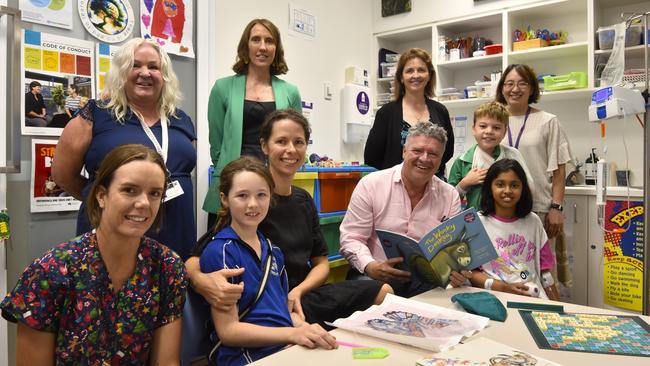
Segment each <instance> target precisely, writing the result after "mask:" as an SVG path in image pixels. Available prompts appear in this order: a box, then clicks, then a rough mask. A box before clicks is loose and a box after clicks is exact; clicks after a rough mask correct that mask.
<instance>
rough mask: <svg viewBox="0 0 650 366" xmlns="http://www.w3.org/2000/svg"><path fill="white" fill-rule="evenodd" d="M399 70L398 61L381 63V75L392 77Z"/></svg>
mask: <svg viewBox="0 0 650 366" xmlns="http://www.w3.org/2000/svg"><path fill="white" fill-rule="evenodd" d="M395 71H397V62H382V63H381V77H382V78H392V77H393V76H395Z"/></svg>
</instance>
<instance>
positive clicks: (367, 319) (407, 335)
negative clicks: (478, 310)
mask: <svg viewBox="0 0 650 366" xmlns="http://www.w3.org/2000/svg"><path fill="white" fill-rule="evenodd" d="M489 322H490V319H488V318H485V317H482V316H478V315H473V314H469V313H466V312H463V311H457V310H452V309H447V308H443V307H441V306H436V305H431V304H425V303H423V302H419V301H416V300H412V299H406V298H403V297H400V296H396V295H392V294H388V295H386V298H385V299H384V301H383V302H382V303H381V305H373V306H371V307H369V308H368V309H366V310H364V311H357V312H355V313H354V314H352V315H350V316H349V317H347V318H342V319H336V320H335V321H334V323H331V325H333V326H335V327H337V328H342V329H346V330H349V331H351V332H355V333H361V334H365V335H368V336H371V337H377V338H381V339H385V340H388V341H391V342H397V343H401V344H406V345H410V346H415V347H419V348H422V349H425V350H429V351H432V352H440V351H444V350H446V349H448V348H449V347H451V346H454V345H456V344H458V342H460V341H461V340H462V339H463V338H464V337H469V336H471V335H473V334H474V333H476V332H478V331H480V330H482V329H484V328H485V327H486V326H487V325H488V323H489Z"/></svg>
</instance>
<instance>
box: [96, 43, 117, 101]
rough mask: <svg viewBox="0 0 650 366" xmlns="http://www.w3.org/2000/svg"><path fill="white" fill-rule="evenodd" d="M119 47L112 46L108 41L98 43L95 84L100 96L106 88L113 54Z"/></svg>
mask: <svg viewBox="0 0 650 366" xmlns="http://www.w3.org/2000/svg"><path fill="white" fill-rule="evenodd" d="M118 49H119V47H118V46H111V45H110V44H107V43H98V44H97V50H96V51H97V53H96V55H97V59H96V61H95V65H96V69H95V85H96V86H97V93H96V94H97V95H98V96H101V91H102V89H104V82H105V81H106V75H107V74H108V70H110V69H111V60H113V55H114V54H115V52H116V51H117V50H118Z"/></svg>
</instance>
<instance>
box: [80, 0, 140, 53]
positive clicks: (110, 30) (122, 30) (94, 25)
mask: <svg viewBox="0 0 650 366" xmlns="http://www.w3.org/2000/svg"><path fill="white" fill-rule="evenodd" d="M77 8H78V10H79V17H80V18H81V23H82V24H83V25H84V27H85V28H86V30H87V31H88V33H90V34H91V35H92V36H93V37H95V38H97V39H99V40H100V41H102V42H107V43H117V42H122V41H124V40H125V39H128V38H130V37H131V33H132V32H133V27H134V26H135V21H136V20H135V17H134V15H133V8H132V7H131V3H129V1H128V0H78V7H77Z"/></svg>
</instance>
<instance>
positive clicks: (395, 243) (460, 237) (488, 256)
mask: <svg viewBox="0 0 650 366" xmlns="http://www.w3.org/2000/svg"><path fill="white" fill-rule="evenodd" d="M376 232H377V236H378V237H379V241H380V242H381V245H382V247H383V248H384V251H385V252H386V257H387V258H395V257H402V258H403V262H402V263H400V264H398V265H397V266H396V267H397V268H399V269H403V270H405V271H409V272H411V275H412V277H411V278H412V280H413V281H421V282H424V283H430V284H433V285H435V286H440V287H446V286H447V284H448V283H449V276H450V274H451V272H452V271H457V272H460V271H461V270H472V269H475V268H478V267H479V266H481V265H482V264H484V263H487V262H489V261H491V260H494V259H496V258H497V257H498V255H497V252H496V251H495V250H494V246H493V245H492V243H491V241H490V237H489V236H488V234H487V232H486V231H485V228H484V227H483V224H482V223H481V220H479V218H478V215H477V213H476V210H475V209H474V208H469V209H467V210H465V211H463V212H461V213H459V214H458V215H456V216H454V217H451V218H449V219H447V220H445V221H443V222H442V223H440V225H438V226H436V227H435V228H433V230H431V231H429V232H428V233H427V234H425V235H424V236H423V237H422V239H420V241H419V242H418V241H416V240H414V239H412V238H409V237H407V236H404V235H402V234H398V233H394V232H391V231H385V230H376Z"/></svg>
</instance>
